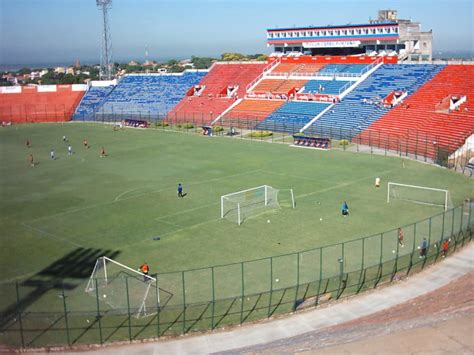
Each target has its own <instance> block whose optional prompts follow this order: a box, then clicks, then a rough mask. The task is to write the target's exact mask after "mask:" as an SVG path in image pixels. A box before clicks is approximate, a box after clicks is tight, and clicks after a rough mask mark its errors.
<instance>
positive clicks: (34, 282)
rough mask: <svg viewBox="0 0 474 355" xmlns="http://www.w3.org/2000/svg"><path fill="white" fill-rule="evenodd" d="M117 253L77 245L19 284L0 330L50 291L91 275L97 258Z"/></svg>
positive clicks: (75, 284)
mask: <svg viewBox="0 0 474 355" xmlns="http://www.w3.org/2000/svg"><path fill="white" fill-rule="evenodd" d="M119 254H120V251H113V250H104V249H93V248H76V249H74V250H73V251H71V252H70V253H68V254H66V255H65V256H64V257H62V258H61V259H58V260H56V261H54V262H53V263H51V264H50V265H48V266H47V267H45V268H44V269H43V270H41V271H40V272H38V273H37V274H35V275H34V276H32V277H30V278H28V279H27V280H25V281H23V282H20V283H18V286H17V293H16V298H17V300H16V302H14V303H12V304H10V305H9V306H7V307H6V308H4V309H3V310H1V313H0V329H7V328H9V326H10V325H11V323H12V322H11V321H12V320H14V321H15V320H16V318H17V317H18V315H19V314H20V313H23V312H25V311H26V310H27V309H28V307H30V306H31V305H33V304H34V303H35V302H37V301H39V300H40V299H41V298H42V297H43V296H44V295H45V294H46V293H48V292H50V291H51V290H58V293H60V292H61V291H62V290H64V291H66V290H73V289H75V288H76V287H78V286H79V285H81V284H82V283H83V282H84V279H86V278H88V277H89V276H90V275H91V273H92V270H93V268H94V265H95V262H96V260H97V258H99V257H101V256H107V257H109V258H111V259H112V258H115V257H117V255H119ZM32 288H33V289H32ZM13 323H15V322H13Z"/></svg>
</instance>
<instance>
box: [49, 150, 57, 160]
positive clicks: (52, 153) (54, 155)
mask: <svg viewBox="0 0 474 355" xmlns="http://www.w3.org/2000/svg"><path fill="white" fill-rule="evenodd" d="M49 155H50V157H51V160H55V159H56V153H55V152H54V149H51V152H50V153H49Z"/></svg>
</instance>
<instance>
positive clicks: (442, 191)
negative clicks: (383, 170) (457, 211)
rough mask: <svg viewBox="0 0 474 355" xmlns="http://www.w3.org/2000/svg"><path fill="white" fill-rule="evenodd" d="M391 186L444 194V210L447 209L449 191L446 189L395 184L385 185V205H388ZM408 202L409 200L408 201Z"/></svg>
mask: <svg viewBox="0 0 474 355" xmlns="http://www.w3.org/2000/svg"><path fill="white" fill-rule="evenodd" d="M391 186H400V187H407V188H413V189H420V190H427V191H434V192H441V193H443V194H444V205H443V207H444V209H445V210H447V209H448V199H449V190H446V189H439V188H435V187H426V186H418V185H409V184H401V183H397V182H389V183H388V185H387V203H390V187H391ZM408 200H410V199H408ZM417 203H421V204H425V205H439V206H440V205H441V204H434V203H429V202H423V201H417Z"/></svg>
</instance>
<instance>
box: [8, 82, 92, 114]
mask: <svg viewBox="0 0 474 355" xmlns="http://www.w3.org/2000/svg"><path fill="white" fill-rule="evenodd" d="M1 89H2V91H0V120H1V121H8V122H14V123H26V122H58V121H69V120H70V119H71V117H72V115H73V113H74V110H75V108H76V106H77V105H78V104H79V102H80V100H81V98H82V96H83V95H84V91H85V89H86V86H85V85H39V86H23V87H21V86H14V87H5V88H1Z"/></svg>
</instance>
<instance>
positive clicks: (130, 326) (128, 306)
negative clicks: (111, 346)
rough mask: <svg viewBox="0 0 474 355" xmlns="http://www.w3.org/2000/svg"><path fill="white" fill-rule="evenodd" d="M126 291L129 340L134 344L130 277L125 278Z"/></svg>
mask: <svg viewBox="0 0 474 355" xmlns="http://www.w3.org/2000/svg"><path fill="white" fill-rule="evenodd" d="M125 290H126V291H127V312H128V340H129V341H130V343H131V342H132V317H131V314H130V295H129V293H128V277H126V278H125Z"/></svg>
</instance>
